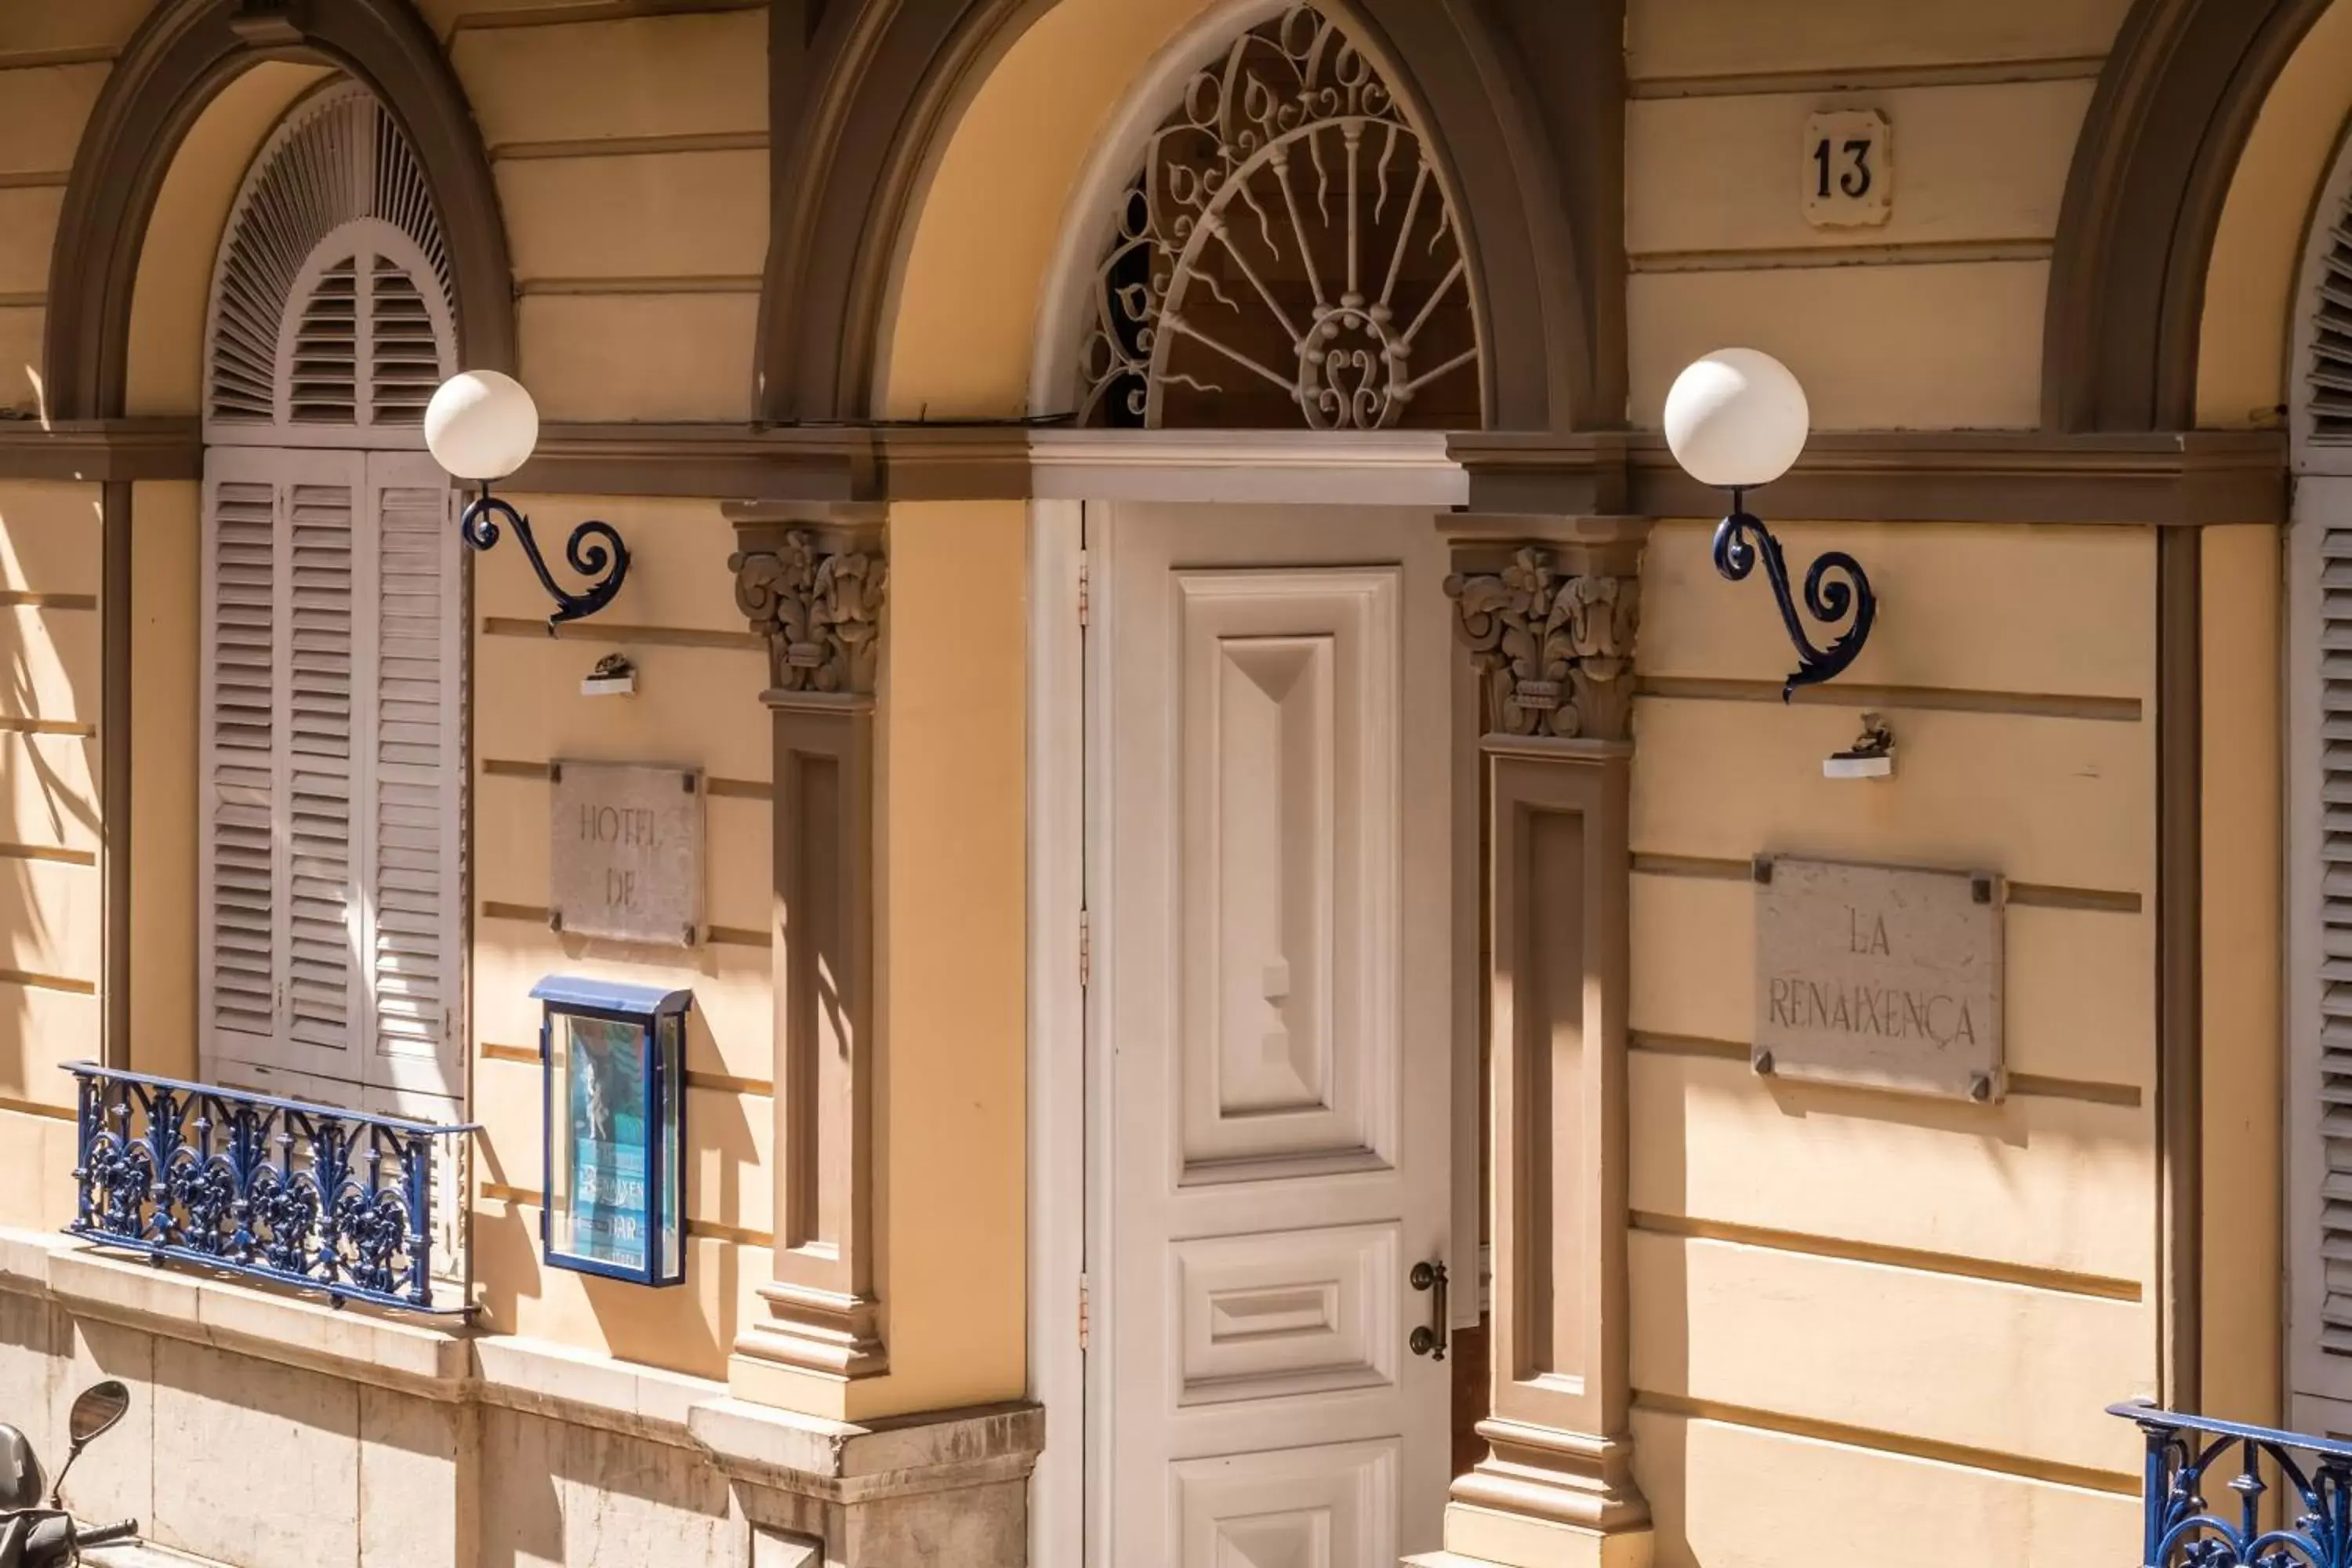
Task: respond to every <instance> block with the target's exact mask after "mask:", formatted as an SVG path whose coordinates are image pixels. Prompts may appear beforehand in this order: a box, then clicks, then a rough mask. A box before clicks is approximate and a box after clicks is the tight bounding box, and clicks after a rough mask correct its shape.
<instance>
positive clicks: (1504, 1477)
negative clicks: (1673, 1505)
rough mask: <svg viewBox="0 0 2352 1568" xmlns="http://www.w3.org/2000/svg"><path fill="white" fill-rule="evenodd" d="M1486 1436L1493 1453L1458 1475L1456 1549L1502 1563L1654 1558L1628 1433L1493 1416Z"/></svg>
mask: <svg viewBox="0 0 2352 1568" xmlns="http://www.w3.org/2000/svg"><path fill="white" fill-rule="evenodd" d="M1478 1436H1481V1437H1484V1438H1486V1445H1487V1454H1486V1458H1484V1459H1481V1460H1480V1461H1479V1462H1478V1467H1477V1468H1475V1469H1474V1470H1472V1471H1471V1472H1470V1473H1469V1474H1468V1475H1466V1476H1461V1477H1458V1478H1456V1479H1455V1480H1454V1500H1453V1502H1452V1503H1451V1504H1450V1505H1449V1506H1448V1507H1447V1509H1446V1510H1445V1548H1446V1550H1447V1551H1448V1552H1453V1553H1455V1554H1456V1555H1458V1556H1461V1557H1465V1558H1466V1559H1468V1560H1469V1561H1470V1562H1471V1563H1491V1564H1496V1565H1497V1568H1570V1565H1575V1568H1648V1565H1649V1562H1650V1546H1651V1531H1650V1505H1649V1503H1648V1502H1647V1501H1645V1500H1643V1496H1642V1494H1641V1492H1640V1490H1639V1489H1636V1488H1635V1487H1634V1485H1633V1444H1632V1443H1631V1442H1630V1441H1629V1440H1627V1439H1626V1438H1623V1437H1600V1436H1591V1435H1589V1434H1586V1433H1582V1432H1562V1431H1559V1430H1557V1429H1555V1428H1552V1427H1549V1426H1534V1425H1531V1424H1529V1423H1527V1422H1522V1421H1507V1420H1501V1419H1496V1418H1493V1417H1490V1418H1488V1419H1487V1420H1485V1421H1481V1422H1480V1423H1478Z"/></svg>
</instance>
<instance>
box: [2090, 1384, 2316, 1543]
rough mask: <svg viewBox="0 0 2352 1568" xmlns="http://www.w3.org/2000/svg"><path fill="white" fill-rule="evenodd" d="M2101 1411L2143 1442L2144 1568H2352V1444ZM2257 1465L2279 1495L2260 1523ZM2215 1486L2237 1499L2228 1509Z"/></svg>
mask: <svg viewBox="0 0 2352 1568" xmlns="http://www.w3.org/2000/svg"><path fill="white" fill-rule="evenodd" d="M2107 1414H2108V1415H2120V1416H2122V1417H2124V1418H2125V1419H2126V1420H2127V1421H2131V1422H2135V1423H2137V1425H2138V1426H2139V1429H2140V1431H2141V1432H2142V1433H2143V1434H2144V1435H2145V1436H2146V1437H2147V1462H2146V1474H2145V1478H2144V1479H2143V1481H2142V1483H2141V1498H2140V1506H2141V1547H2140V1550H2141V1558H2140V1561H2141V1563H2142V1564H2143V1568H2352V1443H2341V1442H2336V1441H2335V1440H2333V1439H2331V1438H2326V1437H2314V1436H2306V1435H2304V1434H2299V1433H2294V1432H2281V1431H2277V1430H2274V1429H2273V1428H2271V1427H2268V1426H2245V1425H2242V1424H2241V1423H2238V1422H2234V1421H2215V1420H2210V1419H2209V1418H2207V1417H2205V1416H2202V1415H2179V1414H2178V1413H2176V1412H2173V1411H2170V1410H2159V1409H2158V1408H2157V1407H2156V1406H2155V1405H2148V1404H2145V1403H2136V1404H2128V1405H2109V1406H2108V1407H2107ZM2265 1468H2268V1469H2269V1470H2270V1471H2271V1472H2272V1473H2273V1474H2274V1475H2275V1476H2276V1478H2277V1480H2278V1482H2279V1483H2281V1484H2284V1487H2285V1488H2286V1489H2287V1490H2286V1496H2285V1497H2284V1498H2283V1499H2282V1500H2281V1503H2282V1505H2283V1506H2282V1507H2281V1508H2280V1509H2279V1510H2278V1516H2277V1518H2276V1519H2275V1521H2273V1522H2272V1523H2270V1524H2268V1525H2265V1524H2264V1522H2263V1500H2264V1499H2265V1497H2267V1496H2268V1495H2269V1494H2270V1493H2271V1492H2272V1490H2273V1483H2272V1482H2271V1481H2268V1480H2265V1479H2263V1471H2264V1469H2265ZM2224 1477H2226V1478H2227V1479H2221V1478H2224ZM2217 1480H2218V1481H2219V1486H2220V1487H2221V1488H2226V1489H2228V1490H2230V1491H2232V1492H2235V1493H2236V1494H2237V1499H2236V1506H2235V1508H2234V1509H2232V1508H2231V1506H2230V1504H2229V1503H2228V1502H2227V1501H2223V1502H2221V1503H2220V1504H2219V1505H2218V1506H2217V1505H2216V1503H2215V1502H2214V1500H2212V1499H2211V1498H2210V1495H2209V1494H2210V1492H2211V1491H2213V1490H2215V1489H2217V1488H2216V1487H2215V1486H2214V1484H2213V1483H2214V1482H2215V1481H2217ZM2231 1512H2234V1513H2235V1514H2236V1518H2235V1519H2234V1520H2231V1519H2230V1518H2227V1517H2225V1515H2226V1514H2228V1513H2231Z"/></svg>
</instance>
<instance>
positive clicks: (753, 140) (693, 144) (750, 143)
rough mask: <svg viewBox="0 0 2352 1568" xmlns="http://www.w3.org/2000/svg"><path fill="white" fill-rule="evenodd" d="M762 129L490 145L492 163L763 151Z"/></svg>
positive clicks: (765, 136) (765, 135)
mask: <svg viewBox="0 0 2352 1568" xmlns="http://www.w3.org/2000/svg"><path fill="white" fill-rule="evenodd" d="M767 150H768V133H767V132H764V131H681V132H678V133H677V134H676V135H674V136H582V137H575V138H573V139H572V140H570V141H567V142H501V143H500V144H499V145H498V146H496V147H493V148H491V149H490V162H491V163H527V162H530V161H532V160H535V159H545V158H669V157H680V156H684V155H687V154H689V153H764V152H766V151H767Z"/></svg>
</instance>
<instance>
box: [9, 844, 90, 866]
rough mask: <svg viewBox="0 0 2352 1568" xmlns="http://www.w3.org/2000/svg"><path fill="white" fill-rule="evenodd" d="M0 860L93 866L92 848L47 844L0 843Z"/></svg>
mask: <svg viewBox="0 0 2352 1568" xmlns="http://www.w3.org/2000/svg"><path fill="white" fill-rule="evenodd" d="M0 860H54V861H56V862H57V863H58V865H60V866H95V865H97V864H98V852H97V851H96V850H94V849H62V848H58V847H56V846H53V845H47V844H0Z"/></svg>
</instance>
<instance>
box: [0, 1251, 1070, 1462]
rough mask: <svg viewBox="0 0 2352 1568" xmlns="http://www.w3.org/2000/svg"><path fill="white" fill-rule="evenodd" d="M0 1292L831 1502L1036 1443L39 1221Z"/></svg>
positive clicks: (1013, 1418)
mask: <svg viewBox="0 0 2352 1568" xmlns="http://www.w3.org/2000/svg"><path fill="white" fill-rule="evenodd" d="M0 1291H5V1292H9V1293H12V1294H16V1295H26V1296H36V1297H39V1298H42V1299H44V1300H49V1301H52V1302H55V1303H56V1304H57V1305H58V1306H59V1307H62V1308H64V1309H65V1310H67V1311H68V1312H72V1313H74V1314H76V1315H78V1316H81V1317H88V1318H95V1319H99V1320H101V1321H107V1322H111V1323H117V1324H121V1325H122V1326H124V1327H127V1328H132V1329H137V1330H140V1331H143V1332H147V1333H152V1334H158V1335H162V1336H163V1337H165V1338H169V1339H177V1340H183V1341H187V1342H194V1343H197V1344H204V1345H209V1346H212V1347H214V1348H216V1349H220V1350H225V1351H230V1352H235V1353H236V1354H239V1355H245V1356H250V1357H252V1358H254V1359H255V1360H257V1361H266V1362H272V1363H278V1364H282V1365H288V1366H299V1367H302V1368H305V1369H307V1370H310V1371H312V1372H319V1373H326V1374H327V1375H329V1376H332V1377H339V1378H342V1379H345V1380H348V1381H350V1382H353V1383H361V1384H370V1385H372V1386H375V1387H380V1388H387V1389H391V1390H394V1391H396V1392H399V1393H403V1394H412V1395H415V1396H417V1397H421V1398H425V1399H432V1400H436V1401H439V1402H443V1403H448V1404H459V1403H467V1402H475V1401H478V1402H480V1403H482V1404H486V1405H499V1406H501V1407H504V1408H507V1409H513V1410H520V1411H525V1412H528V1413H530V1414H533V1415H544V1416H549V1417H551V1418H554V1419H557V1420H562V1421H568V1422H572V1423H573V1424H576V1425H580V1426H595V1427H601V1428H604V1429H606V1430H609V1431H614V1432H620V1433H625V1434H627V1435H629V1436H635V1437H639V1438H643V1439H646V1440H648V1441H652V1442H656V1443H663V1444H667V1445H669V1446H671V1447H680V1448H689V1449H696V1450H700V1451H703V1452H707V1453H708V1454H709V1456H710V1457H711V1458H712V1459H713V1460H714V1461H715V1462H716V1463H717V1464H718V1465H719V1467H720V1468H722V1469H724V1470H725V1471H726V1472H727V1473H728V1474H729V1475H730V1476H731V1477H733V1478H735V1479H739V1480H740V1481H743V1482H745V1483H747V1484H750V1485H754V1486H760V1487H766V1488H770V1489H775V1490H779V1491H789V1492H797V1493H801V1494H803V1495H811V1496H819V1497H823V1498H825V1499H828V1500H834V1501H852V1500H863V1499H866V1498H869V1497H879V1496H886V1495H905V1494H908V1493H913V1492H923V1491H934V1490H940V1489H948V1488H952V1487H962V1486H974V1485H980V1484H984V1483H986V1482H988V1481H992V1480H998V1479H1017V1478H1019V1477H1021V1476H1024V1475H1026V1474H1027V1472H1028V1469H1029V1468H1030V1466H1031V1464H1032V1463H1034V1460H1035V1458H1036V1455H1037V1453H1038V1451H1039V1449H1041V1448H1042V1447H1044V1445H1045V1412H1044V1411H1043V1410H1042V1409H1041V1408H1039V1407H1038V1406H1036V1405H1002V1406H990V1407H987V1408H985V1409H980V1410H970V1411H958V1412H941V1413H939V1414H927V1415H919V1416H908V1417H904V1418H900V1419H896V1420H891V1421H881V1422H875V1423H872V1424H870V1425H866V1426H853V1425H849V1424H847V1423H844V1422H838V1421H828V1420H824V1419H823V1418H821V1417H818V1416H813V1415H799V1414H797V1413H795V1412H793V1411H788V1410H780V1409H775V1408H772V1407H771V1406H768V1405H754V1404H751V1403H748V1402H746V1401H742V1400H738V1399H733V1398H730V1397H729V1395H728V1391H727V1385H726V1384H723V1383H718V1382H714V1381H712V1380H711V1379H709V1378H701V1377H693V1376H689V1375H688V1374H687V1373H676V1372H666V1371H664V1370H662V1369H660V1368H658V1367H649V1366H640V1365H635V1364H633V1363H628V1362H622V1361H615V1360H614V1359H612V1358H611V1357H609V1356H604V1355H598V1354H596V1353H595V1352H593V1351H583V1350H576V1349H573V1348H572V1347H570V1346H567V1345H558V1344H551V1343H549V1342H545V1341H541V1340H530V1339H524V1338H521V1337H520V1336H516V1335H511V1334H494V1333H488V1332H485V1331H482V1330H480V1329H478V1328H474V1327H472V1326H470V1325H467V1324H464V1323H462V1322H446V1323H436V1322H431V1321H422V1320H417V1319H404V1318H399V1317H395V1316H391V1315H386V1314H380V1313H378V1312H376V1311H374V1310H371V1309H368V1308H363V1307H341V1308H338V1307H334V1306H332V1305H331V1304H329V1303H327V1302H325V1301H323V1300H313V1299H310V1298H308V1297H304V1296H298V1295H294V1294H292V1293H290V1292H289V1293H280V1292H278V1291H275V1290H271V1289H263V1288H258V1287H256V1286H252V1285H247V1284H244V1283H242V1282H239V1281H236V1280H233V1279H226V1278H222V1277H216V1276H214V1275H209V1274H205V1273H202V1272H200V1271H197V1270H194V1269H191V1268H181V1267H176V1266H173V1265H168V1264H167V1265H162V1266H159V1265H156V1264H152V1263H149V1262H146V1261H145V1260H143V1259H132V1258H125V1257H121V1256H118V1255H115V1254H111V1253H108V1252H104V1251H101V1250H100V1249H97V1248H93V1247H86V1246H84V1245H83V1244H82V1243H80V1242H79V1241H77V1240H75V1239H74V1238H73V1237H68V1236H62V1235H57V1236H52V1235H48V1234H46V1233H42V1232H38V1231H25V1230H13V1229H8V1228H5V1227H0Z"/></svg>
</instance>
